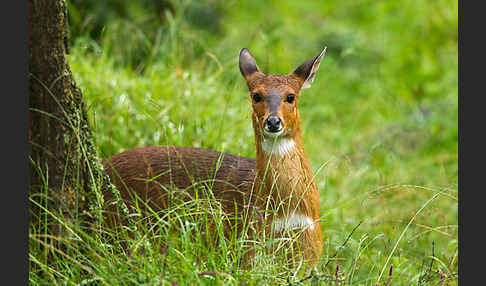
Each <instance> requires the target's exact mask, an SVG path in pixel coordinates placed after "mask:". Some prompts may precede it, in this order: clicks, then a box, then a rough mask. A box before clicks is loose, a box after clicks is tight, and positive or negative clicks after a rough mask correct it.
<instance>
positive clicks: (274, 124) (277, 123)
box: [265, 115, 282, 133]
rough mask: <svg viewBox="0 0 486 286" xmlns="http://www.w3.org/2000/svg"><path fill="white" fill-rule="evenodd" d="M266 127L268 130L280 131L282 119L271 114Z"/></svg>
mask: <svg viewBox="0 0 486 286" xmlns="http://www.w3.org/2000/svg"><path fill="white" fill-rule="evenodd" d="M265 129H266V131H267V132H272V133H276V132H280V131H281V130H282V120H280V117H278V116H277V115H270V116H269V117H268V118H267V121H266V123H265Z"/></svg>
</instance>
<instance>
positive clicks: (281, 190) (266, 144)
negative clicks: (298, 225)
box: [255, 130, 319, 219]
mask: <svg viewBox="0 0 486 286" xmlns="http://www.w3.org/2000/svg"><path fill="white" fill-rule="evenodd" d="M255 139H256V156H257V159H256V168H257V183H256V186H257V189H256V191H257V193H259V194H260V195H259V198H260V202H261V203H265V204H266V205H265V209H268V208H271V209H273V210H275V211H276V213H277V217H279V218H281V217H289V216H292V215H299V216H306V217H310V218H312V219H318V216H319V213H318V202H317V200H318V199H319V198H318V193H317V189H316V187H315V184H314V183H313V174H312V170H311V168H310V166H309V163H308V161H307V158H306V156H305V153H304V147H303V145H302V135H301V132H300V130H296V132H295V133H294V134H293V136H291V137H281V138H275V139H274V138H265V137H264V136H263V135H262V134H261V133H260V132H258V131H256V132H255Z"/></svg>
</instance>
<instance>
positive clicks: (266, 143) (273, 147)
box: [262, 138, 295, 156]
mask: <svg viewBox="0 0 486 286" xmlns="http://www.w3.org/2000/svg"><path fill="white" fill-rule="evenodd" d="M294 146H295V141H294V140H292V139H287V138H277V139H273V138H269V139H265V138H264V139H263V140H262V149H263V151H264V152H265V153H267V154H273V155H280V156H282V155H285V154H287V153H288V152H290V150H292V149H293V148H294Z"/></svg>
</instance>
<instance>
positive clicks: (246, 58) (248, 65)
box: [239, 48, 260, 81]
mask: <svg viewBox="0 0 486 286" xmlns="http://www.w3.org/2000/svg"><path fill="white" fill-rule="evenodd" d="M239 63H240V72H241V74H242V75H243V77H244V78H245V79H246V80H247V81H248V79H249V78H250V76H251V75H253V74H254V73H256V72H257V73H260V69H259V68H258V66H257V64H256V61H255V58H253V55H252V54H251V53H250V51H249V50H248V49H247V48H243V49H241V51H240V57H239Z"/></svg>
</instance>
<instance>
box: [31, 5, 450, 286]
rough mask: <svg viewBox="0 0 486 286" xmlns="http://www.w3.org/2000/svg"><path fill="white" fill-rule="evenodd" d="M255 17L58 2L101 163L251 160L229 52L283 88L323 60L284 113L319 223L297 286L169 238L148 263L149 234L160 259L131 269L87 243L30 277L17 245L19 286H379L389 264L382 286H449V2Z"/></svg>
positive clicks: (243, 103)
mask: <svg viewBox="0 0 486 286" xmlns="http://www.w3.org/2000/svg"><path fill="white" fill-rule="evenodd" d="M265 3H266V4H265V5H263V4H262V2H261V1H256V0H248V1H172V2H164V1H158V2H157V1H136V2H122V1H120V2H116V1H72V2H71V5H70V17H71V18H70V19H73V20H71V25H72V26H71V27H72V29H73V31H76V32H75V33H74V34H73V35H74V37H73V38H72V41H73V47H72V51H71V55H70V57H69V60H70V64H71V69H72V70H73V73H74V77H75V79H76V81H77V84H78V85H79V86H80V87H81V89H82V90H83V94H84V96H85V100H86V102H87V105H88V113H89V115H90V117H91V122H92V127H93V129H94V132H95V137H96V141H97V144H98V146H99V149H100V152H101V154H102V157H108V156H110V155H113V154H115V153H118V152H120V151H122V150H126V149H130V148H134V147H139V146H146V145H158V144H161V145H185V146H198V147H205V148H211V149H216V150H225V151H227V152H230V153H234V154H239V155H242V156H250V157H251V156H254V153H255V150H254V148H255V147H254V142H253V140H254V139H253V130H252V127H251V123H250V122H251V120H250V114H251V110H250V99H249V96H248V94H247V91H246V85H245V83H244V80H243V79H242V78H241V75H240V74H239V70H238V65H237V55H238V52H239V50H240V49H241V48H242V47H247V48H249V49H250V51H251V52H252V53H253V55H254V56H255V58H256V60H257V62H258V64H259V66H260V68H261V69H262V70H263V72H265V73H288V72H291V71H292V70H293V69H295V68H296V67H297V66H298V65H299V64H300V63H302V62H304V61H305V60H307V59H309V58H311V57H312V56H314V55H315V54H317V53H318V52H319V51H320V50H321V49H322V48H323V47H324V46H327V47H328V49H327V54H326V56H325V57H324V59H323V61H322V64H321V66H320V70H319V72H318V73H317V75H316V79H315V82H314V83H313V85H312V87H311V88H310V89H308V90H305V91H303V93H302V98H301V99H300V100H299V105H300V106H299V110H300V113H301V117H302V120H303V122H302V128H303V137H304V145H305V148H306V153H307V156H308V158H309V160H310V162H311V165H312V167H313V169H314V171H315V173H316V182H317V183H318V186H319V190H320V194H321V198H320V199H321V216H322V218H323V219H324V220H325V221H323V223H322V227H323V229H322V231H323V237H324V244H325V246H324V253H323V257H322V258H323V263H322V264H321V265H319V267H317V268H316V270H315V271H314V272H312V273H311V274H309V273H307V274H303V273H300V272H289V271H287V270H286V269H285V267H284V266H283V265H282V264H278V263H272V262H271V259H270V260H268V258H262V260H261V261H260V262H259V263H258V264H257V266H258V267H256V268H254V269H250V270H243V269H239V270H236V269H235V268H234V267H233V266H234V262H235V261H236V260H237V258H235V257H233V258H231V257H228V256H226V255H225V253H223V252H224V251H223V250H227V249H226V248H224V247H223V248H220V249H217V251H216V252H211V251H210V250H211V249H210V248H208V246H207V245H205V244H204V243H202V241H200V240H198V239H199V238H198V236H197V235H196V236H194V235H193V234H191V233H189V232H188V233H184V234H183V235H182V236H180V237H176V238H172V239H173V241H174V239H175V244H174V245H173V246H172V247H171V250H170V251H169V252H167V254H163V251H160V248H161V247H162V246H163V244H164V243H165V242H166V241H167V240H166V238H165V237H161V238H158V236H157V235H155V234H151V233H150V231H148V233H149V234H148V236H153V237H157V238H158V239H159V240H160V244H151V246H150V247H151V248H150V247H149V248H148V249H150V250H149V251H148V253H150V254H146V255H139V256H138V255H137V256H136V257H135V258H130V259H129V258H127V257H126V255H125V256H124V254H123V253H124V252H123V251H124V250H123V249H122V248H121V247H115V248H113V247H111V246H105V245H104V244H105V242H104V239H103V238H102V237H101V236H100V237H96V238H93V239H92V240H89V239H87V238H86V239H85V240H83V243H86V246H85V247H86V248H87V249H91V252H89V251H88V253H92V254H90V255H88V256H86V252H85V251H81V250H78V249H76V248H75V247H69V245H70V243H66V246H67V248H68V249H67V250H66V252H65V253H66V255H60V254H59V253H58V252H53V253H56V254H55V255H56V259H57V260H55V261H53V262H52V263H51V264H50V263H47V262H45V261H44V262H42V263H40V262H38V261H43V260H42V259H43V257H44V256H43V252H42V251H41V250H40V249H38V247H39V244H38V243H36V242H35V241H31V242H32V243H31V252H30V259H31V265H32V266H31V274H32V275H31V276H30V281H31V283H32V284H33V285H36V284H48V283H53V281H56V282H58V283H59V284H61V281H65V282H67V281H71V282H72V283H69V282H68V283H66V284H76V283H80V282H81V281H82V280H85V279H98V278H100V279H103V280H104V281H107V282H109V283H108V284H109V285H113V284H117V283H127V284H129V285H134V284H135V285H138V284H144V285H147V284H150V285H158V283H160V284H162V285H170V283H172V282H175V283H177V285H194V284H204V285H205V284H211V285H223V284H225V285H226V284H231V285H232V284H238V281H243V280H244V281H247V282H248V284H249V285H263V284H265V283H267V284H268V285H276V284H286V283H287V279H289V282H292V283H294V285H303V284H305V285H309V284H310V283H314V282H315V283H317V285H322V284H324V285H327V284H329V283H331V282H330V281H331V280H332V279H334V278H335V277H336V275H335V270H336V267H337V266H339V269H338V270H339V271H338V272H339V273H338V275H337V277H338V278H339V279H343V282H342V283H341V284H340V285H375V284H377V283H378V282H381V283H382V284H380V285H384V283H385V282H386V281H387V279H388V270H389V267H390V265H393V272H392V276H391V281H392V282H391V284H390V285H437V284H440V283H441V280H443V281H444V283H445V284H444V285H447V283H452V284H457V181H458V175H457V170H458V167H457V140H458V134H457V133H458V127H457V121H458V117H457V94H458V90H457V87H458V78H457V59H458V53H457V27H458V26H457V25H458V24H457V23H458V17H457V14H458V7H457V1H449V0H447V1H371V0H362V1H344V2H343V1H275V0H273V1H266V2H265ZM110 5H111V6H110ZM156 5H159V6H157V7H159V8H157V9H159V10H157V9H155V8H154V7H155V6H156ZM73 11H77V12H73ZM120 11H124V12H120ZM76 13H77V14H76ZM157 15H158V16H157ZM76 17H77V19H78V20H74V19H75V18H76ZM144 18H149V19H151V20H147V21H143V20H142V19H144ZM80 19H83V20H82V21H81V20H80ZM95 23H96V24H95ZM321 167H322V168H321ZM432 198H433V200H431V199H432ZM429 200H431V201H430V202H429ZM422 207H424V208H423V209H422V210H421V208H422ZM419 210H421V211H420V212H419ZM360 222H361V225H360V226H359V227H358V228H357V229H356V231H355V232H353V233H352V235H351V236H350V239H349V240H348V241H346V238H347V237H348V235H350V233H351V232H352V230H353V228H354V227H355V226H356V225H358V224H359V223H360ZM140 228H141V229H144V228H146V226H139V229H140ZM37 232H38V230H32V229H31V234H34V233H37ZM402 234H403V235H402ZM97 235H98V234H97ZM99 235H101V234H99ZM140 241H142V240H137V239H135V240H129V241H128V243H129V244H134V243H140ZM345 241H346V243H345V245H344V246H342V245H343V243H344V242H345ZM112 242H113V245H115V244H117V243H119V242H118V241H117V239H116V238H113V239H112ZM161 253H162V254H161ZM195 253H204V255H202V256H204V257H205V260H204V261H202V260H200V259H199V258H197V257H198V256H197V255H195ZM334 254H336V255H335V256H334ZM69 255H71V256H69ZM164 255H166V258H163V257H162V256H164ZM68 257H70V258H72V259H74V260H75V261H77V262H79V264H82V265H84V266H89V267H90V269H91V270H90V271H86V270H83V269H84V268H83V267H81V266H79V265H78V263H73V260H70V258H68ZM196 258H197V259H196ZM164 259H168V261H170V263H168V264H167V265H168V266H167V267H165V268H164V267H162V265H161V264H162V263H163V261H164ZM235 259H236V260H235ZM328 260H329V263H328V264H327V265H326V262H327V261H328ZM100 261H103V263H101V264H100V263H99V262H100ZM197 261H199V262H197ZM198 263H199V264H198ZM325 265H326V266H325ZM324 266H325V267H324ZM203 271H214V272H218V273H224V274H221V275H218V274H216V275H201V276H198V275H197V274H198V273H201V272H203ZM309 275H310V276H309ZM97 277H98V278H97ZM211 277H212V278H211ZM378 278H380V279H381V280H380V281H377V280H378ZM120 281H123V282H120ZM312 281H314V282H312ZM319 283H320V284H319ZM449 285H451V284H449Z"/></svg>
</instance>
